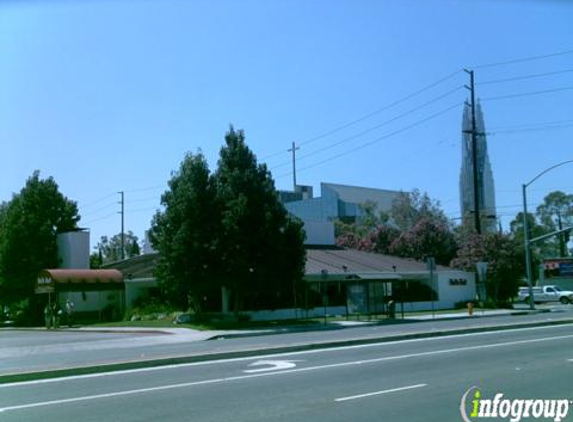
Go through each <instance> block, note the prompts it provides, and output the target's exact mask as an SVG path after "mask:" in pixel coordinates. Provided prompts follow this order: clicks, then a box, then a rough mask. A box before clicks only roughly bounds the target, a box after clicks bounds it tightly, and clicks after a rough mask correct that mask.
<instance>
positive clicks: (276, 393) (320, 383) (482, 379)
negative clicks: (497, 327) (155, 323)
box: [0, 325, 573, 422]
mask: <svg viewBox="0 0 573 422" xmlns="http://www.w3.org/2000/svg"><path fill="white" fill-rule="evenodd" d="M572 350H573V327H571V326H570V325H566V326H552V327H537V328H528V329H514V330H507V331H503V332H487V333H473V334H461V335H454V336H449V337H442V338H425V339H413V340H406V341H397V342H389V343H380V344H368V345H356V346H346V347H338V348H330V349H318V350H311V351H303V352H297V353H289V354H280V355H279V354H277V355H261V356H251V357H248V358H237V359H230V360H221V361H210V362H196V363H188V364H181V365H178V366H171V367H156V368H147V369H137V370H131V371H124V372H115V373H108V374H95V375H89V376H76V377H69V378H63V379H55V380H44V381H33V382H29V383H14V384H4V385H0V418H1V420H2V421H42V422H49V421H77V420H81V421H98V422H101V421H104V420H114V421H157V420H161V421H182V420H193V421H237V422H243V421H244V422H247V421H272V420H276V421H289V422H296V421H310V420H312V421H375V420H389V421H436V422H437V421H459V420H462V419H461V416H460V401H461V398H462V396H463V394H464V393H465V392H466V391H467V390H468V389H469V388H471V387H473V386H477V387H479V388H480V389H481V391H482V392H483V394H484V396H488V397H493V396H494V395H495V394H496V393H498V392H501V393H503V394H504V395H505V396H506V397H508V398H548V399H553V398H555V399H557V398H567V399H569V400H571V399H573V393H572V391H571V385H572V384H571V377H572V376H573V361H572V359H573V352H572ZM570 414H573V410H572V411H571V412H570ZM565 420H572V416H569V418H568V419H565Z"/></svg>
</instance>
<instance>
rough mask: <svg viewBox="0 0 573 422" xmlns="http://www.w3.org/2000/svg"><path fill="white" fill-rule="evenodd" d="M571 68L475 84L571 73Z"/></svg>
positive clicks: (480, 83)
mask: <svg viewBox="0 0 573 422" xmlns="http://www.w3.org/2000/svg"><path fill="white" fill-rule="evenodd" d="M571 72H573V69H564V70H559V71H555V72H545V73H536V74H534V75H523V76H514V77H511V78H504V79H495V80H492V81H485V82H478V83H476V85H489V84H498V83H504V82H514V81H522V80H526V79H534V78H542V77H545V76H552V75H561V74H564V73H571Z"/></svg>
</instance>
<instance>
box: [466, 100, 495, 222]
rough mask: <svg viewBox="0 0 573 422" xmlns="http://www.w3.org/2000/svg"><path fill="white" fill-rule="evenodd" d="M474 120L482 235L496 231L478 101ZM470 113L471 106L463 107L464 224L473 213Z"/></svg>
mask: <svg viewBox="0 0 573 422" xmlns="http://www.w3.org/2000/svg"><path fill="white" fill-rule="evenodd" d="M475 119H476V132H477V140H476V153H477V155H476V163H477V199H478V201H479V203H478V207H477V209H478V210H479V214H480V223H481V227H482V232H483V233H487V232H494V231H495V230H496V228H497V224H496V223H497V215H496V207H495V185H494V182H493V172H492V170H491V164H490V162H489V156H488V153H487V138H486V133H485V123H484V118H483V112H482V109H481V105H480V103H479V101H478V102H477V104H476V109H475ZM471 133H472V113H471V107H470V106H469V105H468V104H466V105H465V106H464V114H463V118H462V169H461V173H460V207H461V211H462V218H463V220H464V222H468V224H472V222H473V221H474V213H475V209H476V206H475V199H474V196H475V195H474V172H473V163H474V161H473V150H472V135H471Z"/></svg>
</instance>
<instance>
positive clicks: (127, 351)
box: [0, 307, 573, 376]
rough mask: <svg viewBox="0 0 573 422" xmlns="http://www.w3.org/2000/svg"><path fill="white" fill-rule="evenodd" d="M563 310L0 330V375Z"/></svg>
mask: <svg viewBox="0 0 573 422" xmlns="http://www.w3.org/2000/svg"><path fill="white" fill-rule="evenodd" d="M567 309H569V311H568V312H552V313H542V314H533V315H523V316H509V317H508V316H502V317H501V316H500V317H486V318H479V317H476V318H471V319H463V320H452V321H449V320H443V321H424V322H416V323H399V324H395V325H385V324H383V325H373V326H366V327H360V328H350V329H339V330H324V331H316V330H310V331H308V332H292V333H286V334H276V335H265V336H257V337H247V338H232V339H222V340H212V341H189V340H188V339H186V338H185V337H184V336H183V337H181V336H177V335H150V334H137V333H129V334H119V333H90V332H69V331H50V332H48V331H30V332H25V331H4V330H2V331H1V332H0V335H1V337H0V340H1V341H0V376H1V375H6V374H13V373H22V372H34V371H43V370H54V369H62V368H67V367H81V366H90V365H103V364H110V363H119V362H133V361H140V360H147V359H159V358H171V357H181V356H198V355H205V354H212V353H230V352H231V353H232V352H236V351H244V350H259V349H269V348H278V347H292V346H297V345H304V344H309V343H323V342H337V341H352V340H354V339H377V338H384V337H390V336H396V335H409V334H416V333H433V332H441V331H444V330H458V329H474V328H478V327H488V326H500V325H506V324H507V325H512V324H523V323H539V322H547V321H553V322H558V321H559V320H570V319H571V318H572V317H573V312H571V307H569V308H567Z"/></svg>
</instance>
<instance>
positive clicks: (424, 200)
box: [390, 189, 450, 230]
mask: <svg viewBox="0 0 573 422" xmlns="http://www.w3.org/2000/svg"><path fill="white" fill-rule="evenodd" d="M390 217H391V219H392V221H393V222H394V224H396V226H398V228H399V229H400V230H409V229H411V228H412V227H414V226H415V225H416V223H418V222H419V221H420V220H422V219H430V220H433V221H434V222H435V223H437V224H442V225H445V226H450V220H449V219H448V217H447V216H446V214H445V213H444V211H443V210H442V209H441V207H440V203H439V201H435V200H432V199H431V198H430V197H429V195H428V194H427V192H424V193H423V194H422V193H420V191H419V190H418V189H414V190H413V191H412V192H400V193H399V195H398V196H397V197H396V198H395V199H394V201H392V208H391V211H390Z"/></svg>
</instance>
